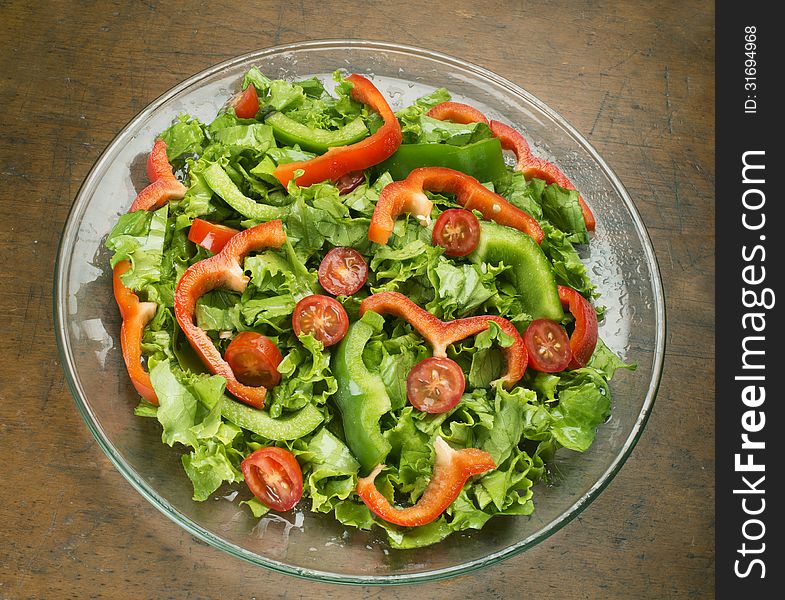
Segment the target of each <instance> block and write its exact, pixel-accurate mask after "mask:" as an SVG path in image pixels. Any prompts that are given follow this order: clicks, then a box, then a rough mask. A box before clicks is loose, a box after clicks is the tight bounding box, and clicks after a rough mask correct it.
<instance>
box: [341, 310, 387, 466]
mask: <svg viewBox="0 0 785 600" xmlns="http://www.w3.org/2000/svg"><path fill="white" fill-rule="evenodd" d="M383 323H384V319H383V318H382V317H380V316H379V315H377V314H376V313H373V312H369V313H366V316H364V317H363V318H362V319H360V320H359V321H356V322H354V323H352V325H351V326H350V327H349V330H348V332H347V333H346V336H345V337H344V338H343V340H341V343H340V344H339V345H338V347H337V349H336V352H335V353H334V354H333V357H332V365H331V366H332V373H333V376H334V377H335V380H336V382H337V383H338V391H337V392H336V393H335V395H334V396H333V399H334V401H335V403H336V405H337V406H338V410H339V411H340V412H341V418H342V420H343V432H344V435H345V436H346V443H347V445H348V446H349V449H350V450H351V451H352V454H354V456H355V457H356V458H357V460H358V462H359V463H360V465H361V466H362V468H363V471H364V472H365V473H367V472H369V471H370V470H371V469H373V468H374V467H375V466H376V465H378V464H380V463H382V462H384V459H385V458H386V457H387V454H388V453H389V452H390V448H391V446H390V443H389V442H388V441H387V440H386V439H385V438H384V436H383V435H382V432H381V427H380V424H379V421H380V419H381V418H382V415H384V414H385V413H386V412H389V411H390V409H391V408H392V404H391V402H390V397H389V396H388V395H387V389H386V388H385V386H384V382H383V381H382V378H381V376H380V375H379V374H378V373H372V372H371V371H369V370H368V368H367V367H366V366H365V363H364V362H363V358H362V356H363V349H364V348H365V345H366V344H367V343H368V340H369V339H371V336H372V335H373V334H374V333H376V332H377V331H378V330H379V328H381V326H382V324H383Z"/></svg>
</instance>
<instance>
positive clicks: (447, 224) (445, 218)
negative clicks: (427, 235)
mask: <svg viewBox="0 0 785 600" xmlns="http://www.w3.org/2000/svg"><path fill="white" fill-rule="evenodd" d="M433 243H434V244H435V245H437V246H441V247H442V248H444V253H445V254H446V255H447V256H466V255H467V254H469V253H470V252H472V251H473V250H474V249H475V248H476V247H477V244H479V243H480V222H479V221H478V220H477V217H475V216H474V214H473V213H472V212H471V211H468V210H465V209H463V208H450V209H448V210H445V211H444V212H443V213H442V214H440V215H439V218H438V219H436V224H435V225H434V226H433Z"/></svg>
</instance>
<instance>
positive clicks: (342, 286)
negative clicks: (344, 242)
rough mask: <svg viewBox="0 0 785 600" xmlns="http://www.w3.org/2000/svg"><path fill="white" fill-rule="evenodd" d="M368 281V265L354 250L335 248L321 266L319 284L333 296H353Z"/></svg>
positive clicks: (326, 256)
mask: <svg viewBox="0 0 785 600" xmlns="http://www.w3.org/2000/svg"><path fill="white" fill-rule="evenodd" d="M366 279H368V264H367V263H366V262H365V259H364V258H363V257H362V254H360V253H359V252H357V250H354V249H353V248H333V249H332V250H330V251H329V252H328V253H327V254H326V255H325V257H324V258H323V259H322V262H321V264H320V265H319V283H320V284H321V286H322V287H323V288H324V289H325V290H326V291H327V292H329V293H330V294H332V295H333V296H351V295H352V294H356V293H357V292H359V291H360V289H361V288H362V287H363V285H365V281H366Z"/></svg>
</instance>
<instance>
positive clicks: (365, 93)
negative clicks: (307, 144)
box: [273, 74, 403, 187]
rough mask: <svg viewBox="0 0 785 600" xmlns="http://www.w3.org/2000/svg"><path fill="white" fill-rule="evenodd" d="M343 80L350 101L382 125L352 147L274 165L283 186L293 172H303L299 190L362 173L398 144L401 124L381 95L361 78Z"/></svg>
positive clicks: (389, 153) (354, 77) (352, 77)
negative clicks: (349, 87) (372, 113)
mask: <svg viewBox="0 0 785 600" xmlns="http://www.w3.org/2000/svg"><path fill="white" fill-rule="evenodd" d="M346 80H347V81H350V82H351V83H352V84H353V87H352V90H351V92H350V94H351V96H352V98H354V99H355V100H357V101H358V102H362V103H363V104H367V105H368V106H370V107H371V109H373V110H374V111H375V112H377V113H378V114H379V116H381V117H382V119H383V120H384V125H382V126H381V127H380V128H379V129H377V130H376V132H375V133H373V134H372V135H370V136H368V137H367V138H365V139H363V140H360V141H359V142H357V143H356V144H350V145H348V146H338V147H335V148H330V149H329V150H327V152H325V153H324V154H322V155H321V156H317V157H316V158H312V159H310V160H306V161H297V162H291V163H286V164H282V165H278V167H276V169H275V171H273V175H275V177H276V178H277V179H278V181H280V182H281V185H283V186H284V187H286V186H287V185H288V184H289V182H290V181H291V180H292V178H293V177H294V172H295V171H296V170H297V169H302V170H303V171H305V172H304V173H303V174H302V175H300V176H299V177H298V178H297V179H296V180H295V183H297V185H299V186H302V187H304V186H309V185H311V184H314V183H318V182H320V181H325V180H327V179H331V180H333V181H335V180H337V179H339V178H340V177H342V176H344V175H346V174H347V173H351V172H352V171H362V170H364V169H367V168H368V167H372V166H373V165H376V164H378V163H380V162H382V161H383V160H385V159H386V158H388V157H389V156H391V155H392V154H393V152H395V151H396V150H397V149H398V146H400V145H401V140H402V139H403V136H402V134H401V125H400V124H399V123H398V119H397V118H396V117H395V113H393V111H392V109H391V108H390V105H389V104H388V103H387V100H386V99H385V98H384V95H383V94H382V93H381V92H380V91H379V90H378V89H377V88H376V86H374V85H373V83H371V82H370V81H369V80H368V79H366V78H365V77H363V76H362V75H356V74H355V75H350V76H349V77H347V78H346Z"/></svg>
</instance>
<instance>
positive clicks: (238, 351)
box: [224, 331, 283, 388]
mask: <svg viewBox="0 0 785 600" xmlns="http://www.w3.org/2000/svg"><path fill="white" fill-rule="evenodd" d="M224 359H225V360H226V362H228V363H229V366H230V367H231V368H232V372H233V373H234V376H235V377H236V378H237V380H238V381H239V382H240V383H243V384H245V385H250V386H255V387H257V386H260V385H261V386H264V387H266V388H271V387H275V386H276V385H278V383H280V381H281V374H280V373H279V372H278V365H279V364H280V362H281V361H282V360H283V355H282V354H281V351H280V350H278V347H277V346H276V345H275V344H273V343H272V342H271V341H270V340H269V339H268V338H266V337H265V336H263V335H262V334H261V333H256V332H254V331H243V332H242V333H238V334H237V335H236V336H235V337H234V339H232V341H231V342H229V345H228V346H227V347H226V352H224Z"/></svg>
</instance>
